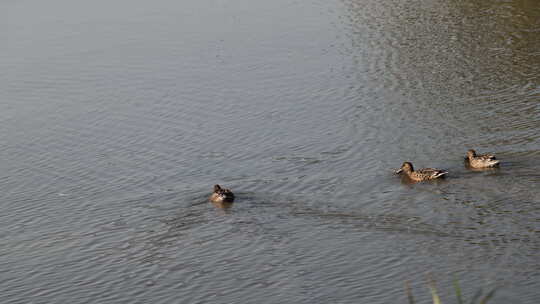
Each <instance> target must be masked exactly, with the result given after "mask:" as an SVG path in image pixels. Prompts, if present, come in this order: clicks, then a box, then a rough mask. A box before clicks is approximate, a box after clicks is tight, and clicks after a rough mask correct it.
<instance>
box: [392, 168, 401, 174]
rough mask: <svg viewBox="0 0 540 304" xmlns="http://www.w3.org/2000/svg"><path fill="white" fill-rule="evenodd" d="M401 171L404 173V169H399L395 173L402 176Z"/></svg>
mask: <svg viewBox="0 0 540 304" xmlns="http://www.w3.org/2000/svg"><path fill="white" fill-rule="evenodd" d="M401 171H403V168H399V169H397V170H396V171H394V174H400V173H401Z"/></svg>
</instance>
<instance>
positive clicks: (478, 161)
mask: <svg viewBox="0 0 540 304" xmlns="http://www.w3.org/2000/svg"><path fill="white" fill-rule="evenodd" d="M467 160H468V161H469V166H470V167H471V168H490V167H495V166H497V165H498V164H499V161H498V160H497V159H496V158H495V155H493V154H476V151H474V150H473V149H471V150H469V151H467Z"/></svg>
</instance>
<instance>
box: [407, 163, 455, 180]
mask: <svg viewBox="0 0 540 304" xmlns="http://www.w3.org/2000/svg"><path fill="white" fill-rule="evenodd" d="M401 172H403V173H405V174H406V175H407V176H408V177H409V178H410V179H411V180H413V181H417V182H421V181H427V180H432V179H436V178H440V177H444V175H445V174H447V173H448V171H445V170H440V169H433V168H423V169H419V170H414V168H413V165H412V164H411V163H410V162H404V163H403V165H401V168H399V169H398V170H397V171H396V174H399V173H401Z"/></svg>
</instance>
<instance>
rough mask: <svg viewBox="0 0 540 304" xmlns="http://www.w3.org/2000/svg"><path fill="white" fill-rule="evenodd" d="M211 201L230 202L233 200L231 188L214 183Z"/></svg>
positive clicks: (218, 202)
mask: <svg viewBox="0 0 540 304" xmlns="http://www.w3.org/2000/svg"><path fill="white" fill-rule="evenodd" d="M210 201H211V202H212V203H217V204H221V203H232V202H233V201H234V194H233V193H232V191H231V190H229V189H225V188H221V186H220V185H214V193H212V195H211V196H210Z"/></svg>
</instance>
